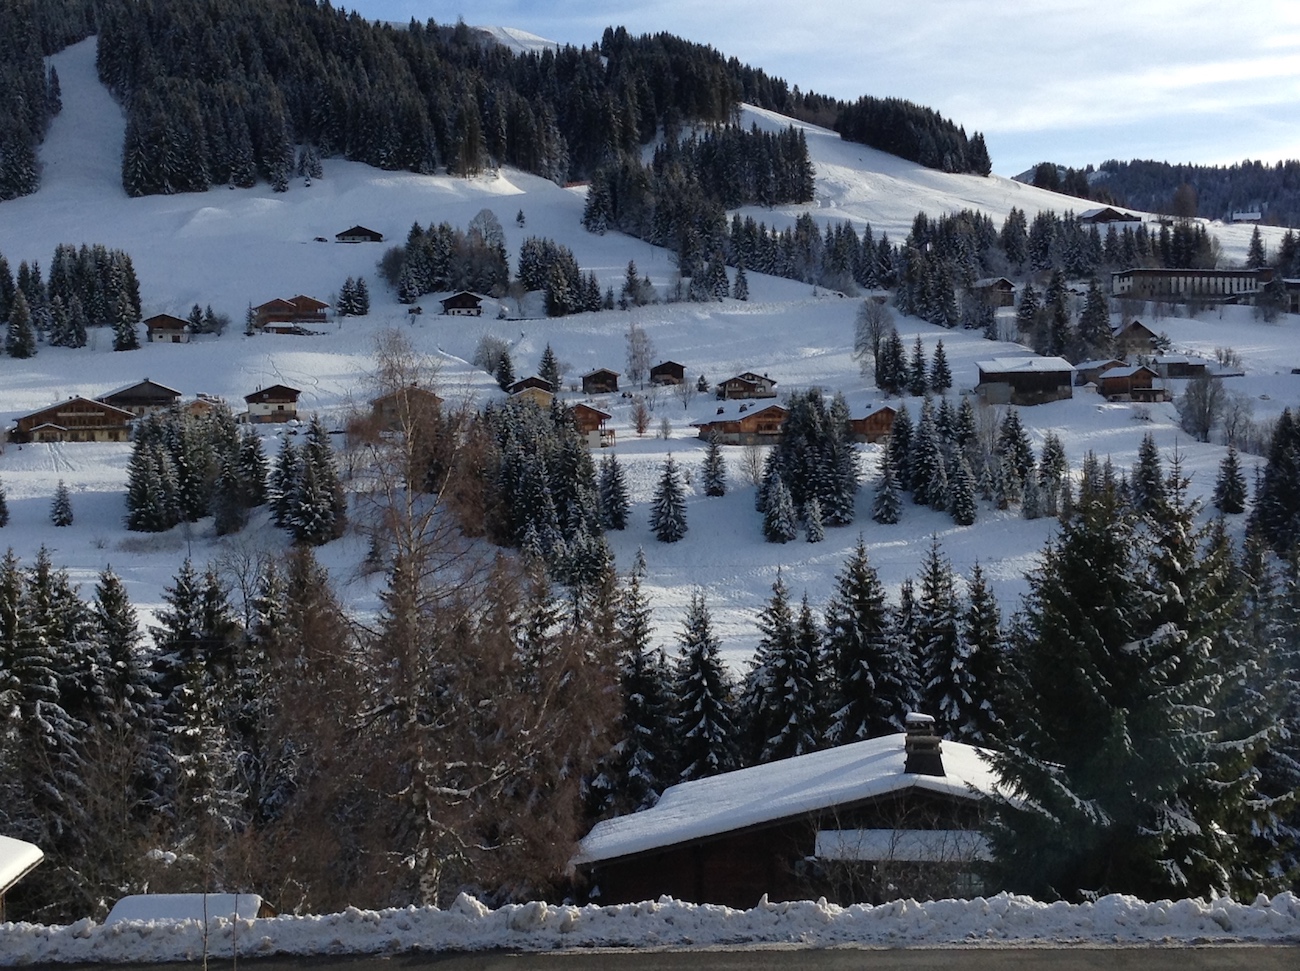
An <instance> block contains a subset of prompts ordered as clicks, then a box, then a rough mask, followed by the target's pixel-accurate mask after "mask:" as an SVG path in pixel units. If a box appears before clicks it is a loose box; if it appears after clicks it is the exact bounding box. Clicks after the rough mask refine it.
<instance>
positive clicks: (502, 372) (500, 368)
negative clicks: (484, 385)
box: [495, 351, 515, 391]
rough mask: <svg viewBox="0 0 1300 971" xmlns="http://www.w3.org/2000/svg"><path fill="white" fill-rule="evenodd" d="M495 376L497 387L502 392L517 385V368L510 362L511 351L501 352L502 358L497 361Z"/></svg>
mask: <svg viewBox="0 0 1300 971" xmlns="http://www.w3.org/2000/svg"><path fill="white" fill-rule="evenodd" d="M495 376H496V379H497V387H498V388H500V389H501V390H502V391H505V390H507V389H508V388H509V387H510V386H511V385H512V384H514V383H515V366H514V364H513V363H512V362H511V360H510V352H509V351H502V352H501V357H500V358H499V359H498V360H497V366H496V372H495Z"/></svg>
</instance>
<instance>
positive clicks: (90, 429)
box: [9, 398, 135, 443]
mask: <svg viewBox="0 0 1300 971" xmlns="http://www.w3.org/2000/svg"><path fill="white" fill-rule="evenodd" d="M134 420H135V415H133V414H132V413H131V412H129V411H127V410H126V409H124V408H115V407H114V406H112V405H109V404H105V403H104V402H102V401H91V400H90V399H89V398H69V399H67V400H66V401H60V402H59V403H58V404H56V405H50V406H49V407H48V408H42V409H41V410H40V411H33V412H32V413H31V414H30V415H23V416H22V417H21V418H18V419H17V420H16V422H15V425H14V428H13V430H12V431H10V433H9V437H10V438H11V439H12V440H13V441H15V442H20V443H21V442H125V441H127V440H128V439H130V437H131V422H133V421H134Z"/></svg>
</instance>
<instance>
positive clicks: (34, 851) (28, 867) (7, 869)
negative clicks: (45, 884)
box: [0, 836, 45, 894]
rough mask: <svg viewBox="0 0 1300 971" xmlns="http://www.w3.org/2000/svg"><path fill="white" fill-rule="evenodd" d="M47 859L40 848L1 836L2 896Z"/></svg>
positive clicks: (0, 881)
mask: <svg viewBox="0 0 1300 971" xmlns="http://www.w3.org/2000/svg"><path fill="white" fill-rule="evenodd" d="M43 859H45V854H44V853H42V852H41V849H40V847H39V846H36V845H35V844H32V843H25V842H23V841H22V840H16V839H14V838H13V837H12V836H0V894H3V893H4V892H5V891H6V890H8V889H9V888H10V887H12V886H13V885H14V884H15V883H17V882H18V881H19V880H21V879H22V878H23V877H25V876H26V875H27V874H29V873H31V872H32V870H34V869H35V868H36V866H37V865H38V864H39V863H40V862H41V860H43Z"/></svg>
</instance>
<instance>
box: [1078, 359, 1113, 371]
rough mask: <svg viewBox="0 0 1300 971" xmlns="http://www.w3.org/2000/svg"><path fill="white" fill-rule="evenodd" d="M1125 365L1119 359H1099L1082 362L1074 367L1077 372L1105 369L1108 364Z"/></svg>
mask: <svg viewBox="0 0 1300 971" xmlns="http://www.w3.org/2000/svg"><path fill="white" fill-rule="evenodd" d="M1123 363H1124V362H1123V361H1121V360H1120V359H1119V358H1117V357H1099V358H1096V359H1095V360H1091V361H1080V362H1079V363H1078V364H1076V365H1075V366H1074V369H1075V370H1076V371H1091V370H1093V369H1095V368H1099V367H1105V366H1106V365H1108V364H1116V365H1118V364H1123Z"/></svg>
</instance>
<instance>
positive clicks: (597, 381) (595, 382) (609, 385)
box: [582, 367, 619, 394]
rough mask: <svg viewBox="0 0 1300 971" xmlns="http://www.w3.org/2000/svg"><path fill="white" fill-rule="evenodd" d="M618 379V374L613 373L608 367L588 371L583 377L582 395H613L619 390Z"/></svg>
mask: <svg viewBox="0 0 1300 971" xmlns="http://www.w3.org/2000/svg"><path fill="white" fill-rule="evenodd" d="M618 378H619V374H618V372H617V371H611V370H610V369H609V368H607V367H602V368H596V370H594V371H588V372H587V373H586V374H584V375H583V376H582V393H583V394H613V393H614V392H615V391H617V390H618Z"/></svg>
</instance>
